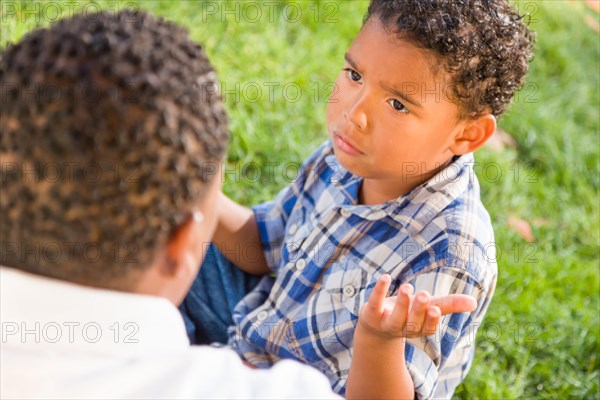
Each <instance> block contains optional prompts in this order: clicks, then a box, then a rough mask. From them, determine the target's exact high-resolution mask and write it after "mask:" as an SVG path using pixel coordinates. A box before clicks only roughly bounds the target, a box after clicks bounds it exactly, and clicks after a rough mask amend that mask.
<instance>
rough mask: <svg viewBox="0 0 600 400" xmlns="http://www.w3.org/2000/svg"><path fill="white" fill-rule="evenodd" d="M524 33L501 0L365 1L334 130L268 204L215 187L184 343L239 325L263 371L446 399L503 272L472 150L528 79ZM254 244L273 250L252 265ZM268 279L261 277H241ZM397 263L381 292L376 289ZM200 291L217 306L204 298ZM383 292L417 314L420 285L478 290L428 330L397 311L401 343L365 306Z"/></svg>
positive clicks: (234, 341)
mask: <svg viewBox="0 0 600 400" xmlns="http://www.w3.org/2000/svg"><path fill="white" fill-rule="evenodd" d="M532 43H533V37H532V34H531V33H530V32H529V30H528V28H527V27H526V25H525V24H524V23H523V21H522V20H521V18H520V17H519V16H518V15H517V13H516V12H515V11H514V10H513V9H511V7H510V5H509V4H508V2H507V1H505V0H495V1H485V0H474V1H468V2H467V1H465V2H463V1H450V0H447V1H446V0H437V1H436V0H402V1H385V0H373V1H372V2H371V4H370V6H369V10H368V15H367V18H366V21H365V23H364V25H363V27H362V29H361V31H360V32H359V33H358V36H357V37H356V38H355V40H354V42H353V43H352V44H351V46H350V48H349V49H348V51H347V53H346V56H345V59H346V65H345V67H344V69H343V70H342V72H341V73H340V75H339V76H338V79H337V82H336V87H337V90H336V91H335V92H334V94H332V99H331V100H332V101H330V102H329V105H328V109H327V128H328V132H329V135H330V140H329V141H327V142H325V143H324V144H323V145H322V146H321V147H320V148H319V149H317V150H316V151H315V152H314V153H313V154H312V155H311V156H310V157H309V158H308V160H307V161H306V162H305V163H304V164H303V167H302V168H301V170H300V172H299V174H298V177H297V180H296V181H295V182H293V183H292V184H291V185H290V186H289V187H287V188H285V189H284V190H283V191H281V192H280V193H279V195H278V196H277V198H276V199H275V201H272V202H268V203H265V204H261V205H258V206H255V207H254V208H253V209H252V210H250V209H246V208H244V207H242V206H240V205H237V204H235V203H234V202H232V201H231V200H229V199H228V198H226V197H225V196H224V195H221V199H220V201H219V213H220V216H219V224H218V228H217V231H216V234H215V239H214V243H215V245H216V247H217V248H218V249H220V252H219V251H218V250H217V249H216V248H212V249H211V253H210V257H209V258H207V260H206V261H205V264H204V266H203V269H202V273H201V274H200V276H199V277H198V278H197V280H196V281H195V282H194V285H193V286H192V290H191V292H190V294H188V297H187V298H186V300H185V302H184V304H183V306H182V311H183V312H184V316H185V317H186V322H187V324H188V331H189V332H190V333H191V334H192V339H193V340H199V341H211V340H221V341H223V338H224V336H225V334H226V331H225V330H226V328H227V326H228V325H233V326H232V327H231V328H230V329H229V331H228V334H229V340H228V341H229V343H230V344H231V345H232V346H233V347H234V348H235V349H236V350H237V351H238V352H239V353H240V354H241V355H242V356H243V357H244V358H245V359H246V360H247V361H248V362H250V363H252V364H253V365H256V366H258V367H264V366H268V365H270V364H271V363H273V362H274V361H276V360H279V359H282V358H292V359H297V360H300V361H302V362H305V363H309V364H311V365H313V366H315V367H317V368H318V369H320V370H321V371H323V372H324V373H325V374H326V375H327V376H328V377H329V379H330V382H331V385H332V387H333V389H334V390H335V391H336V392H338V393H340V394H344V393H346V394H347V395H348V396H350V393H351V392H352V397H353V396H355V395H356V394H358V395H359V397H360V396H365V397H366V396H369V395H368V394H367V393H376V395H375V396H373V395H371V396H373V397H381V398H383V397H386V398H402V397H404V396H407V395H408V397H412V396H414V395H416V396H417V397H418V398H430V397H436V398H447V397H450V396H451V395H452V393H453V392H454V390H455V388H456V386H457V385H458V384H459V383H460V382H461V381H462V380H463V379H464V377H465V376H466V374H467V372H468V370H469V368H470V366H471V363H472V360H473V351H474V350H473V347H474V343H473V342H474V337H475V333H476V330H477V327H478V326H479V324H480V323H481V321H482V319H483V317H484V315H485V312H486V310H487V308H488V305H489V303H490V300H491V297H492V294H493V291H494V287H495V284H496V276H497V266H496V263H495V257H494V255H493V254H492V251H491V250H493V243H494V236H493V231H492V226H491V222H490V219H489V216H488V214H487V212H486V210H485V208H484V207H483V205H482V204H481V202H480V200H479V184H478V182H477V179H476V177H475V176H474V173H473V155H472V153H473V152H474V151H475V150H477V149H478V148H480V147H481V146H482V145H483V144H484V143H485V142H486V140H487V139H488V138H489V137H490V136H491V135H492V134H493V133H494V131H495V128H496V117H498V116H500V115H501V114H502V113H503V112H504V110H505V107H506V105H507V104H508V103H509V102H510V100H511V97H512V96H513V94H514V92H515V90H516V89H517V88H518V87H519V86H520V85H521V84H522V83H523V79H524V76H525V74H526V72H527V69H528V61H529V59H530V57H531V49H532ZM251 248H260V249H262V250H263V252H261V255H260V256H258V257H256V258H255V259H252V260H251V259H248V257H245V256H244V254H249V251H248V249H251ZM223 255H225V257H227V258H228V259H229V260H227V259H226V258H225V257H224V256H223ZM234 265H235V266H234ZM235 267H239V269H241V270H243V271H244V273H242V272H241V271H240V270H236V269H235ZM268 272H275V277H274V278H273V277H270V276H268V277H264V278H262V279H261V280H260V281H259V282H258V284H256V282H257V279H258V278H255V277H252V276H250V275H247V274H246V273H248V274H254V275H260V274H264V273H268ZM387 274H389V275H391V285H390V286H389V288H388V287H387V284H385V282H387V281H385V280H386V279H387V278H383V279H384V281H385V282H384V284H382V283H378V284H377V285H375V282H377V281H378V280H381V279H382V278H381V277H382V276H387ZM380 282H381V281H380ZM406 284H409V285H406ZM207 285H210V287H211V290H212V293H211V295H212V296H213V299H207V298H206V296H202V295H199V293H203V292H204V291H205V290H206V288H207ZM254 285H256V286H255V287H254ZM382 285H383V286H384V287H383V288H382ZM252 287H254V288H253V289H252V290H249V289H250V288H252ZM413 288H414V290H415V291H418V293H417V294H416V295H415V296H414V297H411V294H412V290H413ZM383 289H386V290H385V291H386V294H387V295H388V296H392V295H398V296H399V298H404V300H403V301H408V300H406V299H408V298H412V299H413V300H412V301H413V303H414V304H415V307H419V310H425V309H426V308H427V304H428V302H429V294H428V293H427V292H429V293H431V294H432V295H436V296H438V295H449V294H457V293H462V294H466V295H471V296H473V297H475V298H476V299H477V308H476V309H475V310H473V311H472V312H470V313H455V314H453V315H448V316H446V317H444V318H443V319H442V320H441V326H440V329H438V330H437V332H436V334H435V336H433V337H428V338H424V339H423V338H414V337H412V335H411V331H413V330H418V328H419V327H421V325H420V323H418V322H414V321H412V320H411V319H410V318H409V319H408V320H406V319H403V318H399V320H401V321H404V322H405V324H404V325H403V326H402V327H400V326H396V327H395V328H396V329H395V332H398V331H402V332H403V333H402V334H401V335H400V336H401V338H400V339H399V340H395V341H394V340H391V337H394V338H397V335H391V334H386V332H385V329H382V327H381V326H379V325H378V322H379V321H378V320H377V318H375V319H372V318H369V317H365V313H367V314H368V312H367V311H368V310H369V308H370V307H363V305H364V304H365V302H366V300H367V299H368V298H369V296H370V295H372V293H379V292H378V291H380V290H383ZM219 291H222V292H223V293H224V297H225V299H224V300H223V301H222V302H221V303H220V302H219V300H217V296H219V293H218V292H219ZM248 291H249V293H248V294H247V295H246V296H245V297H243V296H244V295H245V294H246V292H248ZM242 297H243V300H242V301H240V302H239V304H237V305H236V303H238V300H240V299H241V298H242ZM378 298H379V297H378ZM234 306H235V307H234ZM233 308H234V309H233ZM232 309H233V314H232V315H231V312H232V311H231V310H232ZM431 311H432V314H431V316H432V317H433V315H436V314H437V315H439V313H438V312H437V311H436V310H431ZM428 312H429V311H428ZM359 315H360V316H361V318H358V317H359ZM199 323H203V324H204V326H205V327H206V326H210V327H211V328H212V329H210V330H206V329H205V330H202V331H198V330H196V331H194V325H195V324H199ZM399 328H401V329H399ZM359 344H360V346H359ZM365 344H368V345H366V346H365ZM367 350H368V351H367ZM351 360H353V361H354V362H356V363H359V364H362V363H363V362H364V361H365V360H370V361H371V364H370V368H369V369H363V370H360V369H357V368H354V369H351V368H350V364H351ZM359 371H360V372H359ZM407 377H408V379H407ZM362 390H365V392H363V391H362ZM366 391H370V392H366Z"/></svg>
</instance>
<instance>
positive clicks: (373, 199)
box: [358, 157, 454, 206]
mask: <svg viewBox="0 0 600 400" xmlns="http://www.w3.org/2000/svg"><path fill="white" fill-rule="evenodd" d="M453 160H454V157H452V158H450V159H449V160H448V161H447V162H445V163H444V164H443V165H441V166H440V167H439V168H436V169H435V170H433V171H428V172H426V173H424V174H422V175H418V176H414V177H413V179H411V178H410V177H402V178H396V179H373V178H364V179H363V181H362V184H361V185H360V188H359V190H358V204H362V205H367V206H373V205H377V204H382V203H385V202H388V201H391V200H394V199H397V198H398V197H400V196H402V195H405V194H407V193H409V192H410V191H411V190H413V189H414V188H416V187H417V186H419V185H421V184H422V183H424V182H427V181H428V180H429V179H431V178H433V177H434V176H435V175H437V174H438V173H439V172H440V171H442V170H443V169H444V168H446V167H447V166H448V165H449V164H450V163H452V161H453Z"/></svg>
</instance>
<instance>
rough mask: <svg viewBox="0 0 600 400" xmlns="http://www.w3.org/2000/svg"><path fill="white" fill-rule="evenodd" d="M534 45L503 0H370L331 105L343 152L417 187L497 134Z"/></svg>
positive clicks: (365, 170) (350, 164) (371, 172)
mask: <svg viewBox="0 0 600 400" xmlns="http://www.w3.org/2000/svg"><path fill="white" fill-rule="evenodd" d="M532 45H533V35H532V34H531V32H530V31H529V30H528V28H527V26H526V25H525V23H524V22H523V21H522V19H521V17H519V15H518V14H517V13H516V11H514V10H513V9H512V8H511V7H510V6H509V4H508V1H506V0H488V1H486V0H469V1H462V0H398V1H396V0H372V1H371V4H370V7H369V11H368V14H367V18H366V21H365V24H364V26H363V28H362V29H361V31H360V32H359V34H358V36H357V37H356V39H355V40H354V42H353V43H352V45H351V46H350V48H349V49H348V52H347V53H346V66H345V68H344V70H343V71H342V72H341V73H340V75H339V77H338V80H337V85H336V91H335V92H334V93H333V95H332V101H331V102H330V103H329V106H328V113H327V114H328V128H329V132H330V135H331V136H332V139H333V143H334V149H335V151H336V156H337V157H338V160H339V161H340V163H341V164H342V165H343V166H344V167H346V168H347V169H349V170H350V171H351V172H353V173H355V174H357V175H360V176H363V177H365V178H370V179H380V180H388V181H390V182H391V181H394V180H401V181H402V182H405V183H407V185H405V186H406V189H410V188H411V187H414V186H415V185H416V184H418V183H420V182H422V181H423V180H424V178H426V177H427V176H430V175H431V173H433V172H435V171H437V170H439V168H440V166H442V165H444V164H445V163H447V162H448V161H449V160H450V159H451V158H452V156H454V155H460V154H464V153H468V152H471V151H474V150H476V149H477V148H479V147H480V146H481V145H483V143H485V141H486V140H487V139H488V138H489V136H491V135H492V133H493V132H494V130H495V126H496V124H495V118H497V117H499V116H500V115H501V114H502V113H503V112H504V111H505V108H506V106H507V105H508V104H509V103H510V100H511V98H512V96H513V95H514V93H515V91H516V90H517V89H518V88H519V87H520V86H521V85H522V84H523V80H524V77H525V74H526V72H527V69H528V63H529V60H530V58H531V55H532ZM411 171H412V172H413V176H408V175H409V172H411Z"/></svg>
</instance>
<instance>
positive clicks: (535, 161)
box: [0, 0, 600, 399]
mask: <svg viewBox="0 0 600 400" xmlns="http://www.w3.org/2000/svg"><path fill="white" fill-rule="evenodd" d="M3 3H12V2H10V1H5V2H3ZM12 4H15V3H12ZM35 4H37V5H38V6H37V9H36V6H35ZM40 4H42V5H40ZM43 4H47V3H29V2H28V3H27V5H26V7H25V8H26V9H27V7H29V8H28V10H29V11H28V12H27V13H23V7H22V6H21V2H19V3H18V4H16V10H17V11H18V12H21V13H20V14H16V15H13V14H9V11H11V12H12V9H7V8H6V5H3V6H2V8H0V10H2V13H3V14H2V15H0V18H1V27H0V35H1V37H0V47H4V46H5V45H6V43H7V42H10V41H16V40H18V39H19V38H20V37H21V36H22V35H24V34H25V33H26V32H28V31H29V30H31V29H33V28H34V27H35V26H36V25H47V24H48V23H49V21H48V18H45V17H44V13H46V14H48V13H50V12H52V13H54V12H55V11H54V10H53V9H44V6H43ZM54 4H63V5H64V7H62V8H63V11H64V12H65V13H66V12H67V11H68V7H67V4H69V2H62V3H54ZM71 4H77V8H82V7H84V4H85V2H82V1H78V2H71ZM97 4H101V5H102V6H103V7H108V8H110V7H112V8H115V7H116V3H115V2H112V1H101V2H97ZM127 4H141V5H142V6H143V7H144V8H146V9H148V10H151V11H152V12H154V13H156V14H159V15H162V16H165V17H166V18H168V19H170V20H174V21H177V22H179V23H180V24H182V25H184V26H186V27H188V29H189V30H190V32H191V35H192V37H193V38H194V39H196V40H198V41H200V42H202V43H203V44H204V46H205V48H206V50H207V52H208V55H209V56H210V58H211V60H212V62H213V64H214V65H215V67H216V69H217V71H218V73H219V77H220V79H221V81H222V82H223V88H222V89H223V91H224V92H225V98H226V105H227V108H228V111H229V113H230V121H231V124H230V125H231V131H232V134H233V138H232V143H231V148H230V152H229V165H228V174H227V181H226V184H225V191H226V192H228V193H229V194H230V195H231V196H232V197H233V198H235V199H236V200H238V201H240V202H242V203H246V204H253V203H257V202H260V201H264V200H267V199H270V198H272V197H273V196H274V194H275V193H276V192H277V191H278V190H279V189H280V188H282V187H283V186H284V185H285V184H286V183H287V182H288V181H289V178H291V177H293V174H294V171H295V169H294V166H295V165H297V164H298V163H300V162H301V161H302V160H303V159H304V158H305V157H306V156H307V155H308V154H310V152H311V150H312V149H314V148H315V147H316V146H317V145H318V144H319V143H320V142H322V141H323V140H325V139H326V136H327V135H326V130H325V107H326V101H327V96H328V90H329V89H330V86H328V83H331V82H333V81H334V80H335V77H336V75H337V73H338V70H339V68H341V67H342V59H343V54H344V51H345V50H346V48H347V46H348V45H349V44H350V42H351V41H352V39H353V37H354V35H355V34H356V33H357V31H358V29H359V27H360V24H361V21H362V17H363V14H364V12H365V10H366V7H367V4H368V3H367V2H366V1H351V2H349V1H348V2H343V1H340V2H339V3H334V2H329V1H327V2H325V1H323V2H320V3H318V2H313V1H303V2H280V3H279V4H278V5H277V6H274V7H273V8H270V7H272V6H267V5H266V4H264V3H263V4H261V11H262V15H261V17H260V18H255V17H256V13H255V10H252V9H250V8H247V7H246V6H244V5H242V4H241V3H240V5H239V7H240V9H239V10H240V12H239V13H238V15H239V16H240V18H239V22H236V17H235V15H233V14H228V15H225V16H224V18H222V16H221V15H219V13H217V14H216V15H209V12H210V11H213V9H211V8H207V7H209V6H210V7H212V6H216V7H217V8H219V10H223V9H224V7H225V5H224V3H204V4H208V6H206V5H205V6H204V8H203V6H202V3H201V2H196V1H177V0H175V1H171V0H169V1H166V0H165V1H148V2H145V1H142V2H137V1H136V2H127ZM297 6H299V7H301V8H300V9H301V10H302V15H301V16H300V18H298V20H297V21H296V22H292V21H286V19H285V18H283V17H282V16H283V15H284V14H283V13H284V12H289V13H290V14H289V15H288V14H286V15H287V16H288V20H295V19H296V18H297V17H298V15H297V14H294V13H293V11H294V10H296V7H297ZM227 7H229V8H228V9H234V7H236V6H235V4H234V3H228V5H227ZM244 7H246V8H244ZM520 7H521V9H522V10H523V11H529V12H531V13H532V16H531V19H532V27H533V29H534V30H536V31H537V32H538V44H537V50H536V58H535V60H534V62H533V63H532V68H531V73H530V74H529V77H528V86H526V87H525V88H524V90H523V91H522V92H521V93H520V94H519V96H518V99H517V100H516V101H515V103H514V104H513V106H512V107H511V109H510V111H509V113H508V114H507V115H506V116H505V118H503V119H502V120H501V122H500V126H501V127H502V128H503V129H504V130H506V131H507V132H509V133H510V134H511V135H513V137H514V138H515V139H516V140H517V142H518V147H517V148H516V149H505V150H503V151H500V152H492V151H490V150H488V149H483V150H481V151H479V152H478V154H477V161H478V162H479V167H478V172H479V173H480V175H479V176H480V182H481V184H482V198H483V202H484V204H486V206H487V207H488V209H489V211H490V214H491V216H492V220H493V222H494V226H495V232H496V238H497V243H498V247H499V250H498V251H499V256H498V266H499V281H498V286H497V290H496V294H495V298H494V301H493V303H492V305H491V307H490V310H489V312H488V315H487V317H486V320H485V322H484V324H483V325H482V326H481V328H480V330H479V333H478V345H477V350H476V357H475V361H474V365H473V368H472V370H471V372H470V374H469V376H468V377H467V379H466V381H465V382H464V384H462V385H461V386H460V387H459V388H458V390H457V391H456V394H455V397H456V398H464V399H466V398H493V399H499V398H517V397H519V398H565V397H577V398H596V399H598V398H600V394H599V393H600V388H599V381H600V373H599V370H600V367H599V365H600V360H598V357H599V347H598V346H599V345H598V338H599V336H600V330H599V323H600V321H599V313H600V308H599V307H600V304H599V294H598V291H599V287H600V282H599V275H600V274H599V263H598V244H599V231H600V213H599V199H598V190H599V187H600V175H599V173H598V172H599V170H598V167H599V164H598V162H599V147H600V143H599V125H598V124H599V122H598V121H599V120H600V98H599V91H600V83H599V74H598V72H599V61H600V42H599V36H598V35H597V34H596V33H595V32H594V31H593V30H592V29H590V28H589V27H588V26H586V25H585V24H584V23H583V20H584V15H586V14H590V15H593V14H592V13H591V12H589V11H587V10H585V9H584V7H583V5H582V3H576V2H575V3H573V2H571V3H570V4H567V3H564V2H559V1H539V2H521V4H520ZM317 10H318V12H317ZM203 11H204V12H203ZM276 83H278V86H274V85H275V84H276ZM269 85H271V87H272V88H273V96H272V98H269V92H268V91H269ZM284 85H287V86H286V87H287V88H288V92H287V98H286V96H285V95H284V94H286V93H285V92H284V91H283V88H284ZM257 88H260V92H257V90H256V89H257ZM297 88H300V89H301V91H302V94H301V95H300V96H299V97H298V99H297V101H294V100H296V99H294V98H293V97H294V93H295V92H294V90H295V89H297ZM266 163H274V164H270V165H278V167H275V168H273V167H269V166H268V165H267V164H266ZM290 163H292V164H290ZM248 165H250V166H249V167H248ZM286 165H287V166H288V168H287V169H286V168H284V167H285V166H286ZM243 166H246V167H243ZM496 167H499V168H500V171H501V175H500V176H498V177H496V174H495V172H496V169H495V168H496ZM286 172H287V175H286ZM510 214H515V215H517V216H519V217H520V218H524V219H526V220H528V221H535V220H544V223H543V224H533V231H534V234H535V236H536V239H537V241H536V243H535V244H527V243H526V242H525V241H524V240H523V239H521V238H520V237H519V236H518V235H517V234H516V233H515V232H514V231H513V230H511V229H510V228H509V227H508V223H507V221H508V217H509V215H510Z"/></svg>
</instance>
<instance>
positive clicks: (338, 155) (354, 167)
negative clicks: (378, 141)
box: [333, 148, 367, 178]
mask: <svg viewBox="0 0 600 400" xmlns="http://www.w3.org/2000/svg"><path fill="white" fill-rule="evenodd" d="M333 154H334V155H335V160H336V161H337V163H338V164H339V165H340V166H341V167H342V168H344V169H345V170H346V171H348V172H350V173H351V174H352V175H354V176H358V177H362V178H364V177H365V176H366V175H367V174H366V171H365V168H364V167H363V166H361V165H360V163H359V162H358V161H357V160H356V159H355V158H354V157H351V156H348V155H347V154H346V153H344V152H342V151H339V150H336V149H335V148H334V149H333Z"/></svg>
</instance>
